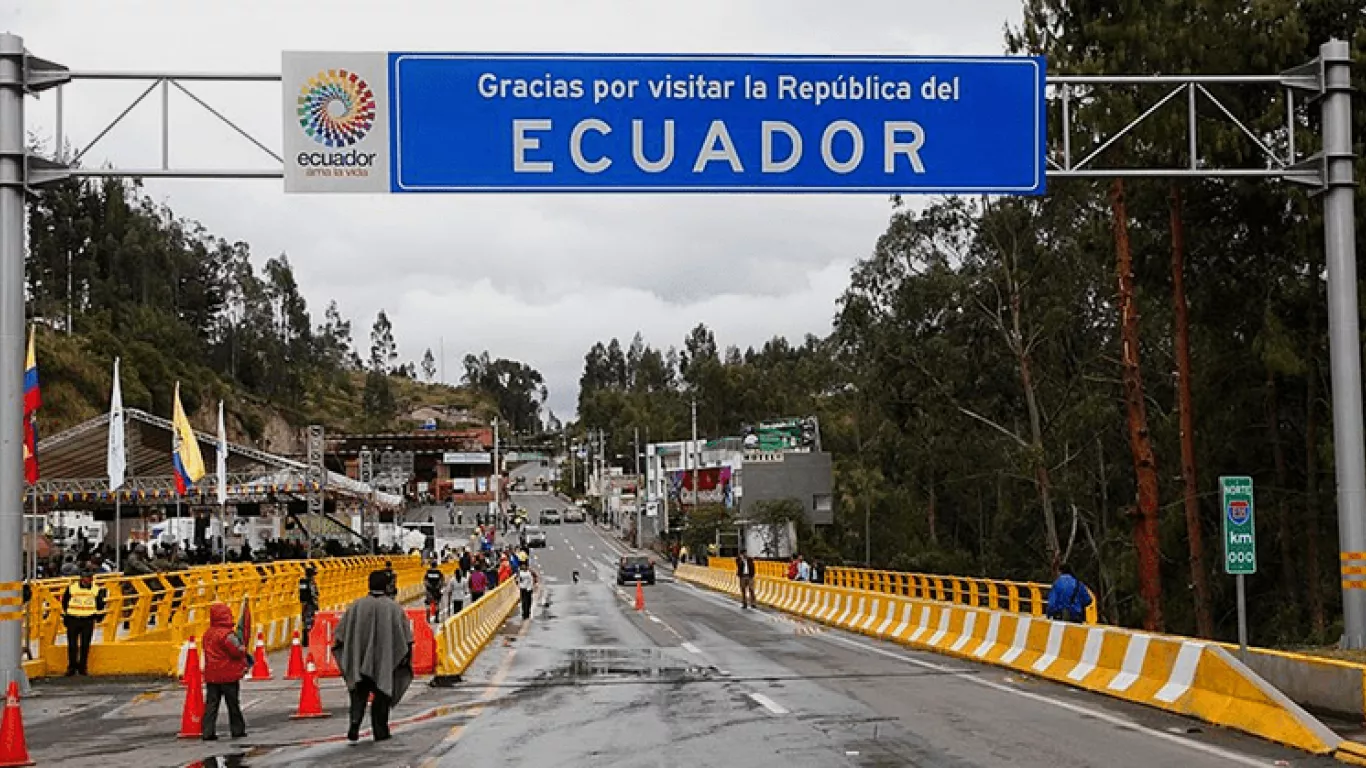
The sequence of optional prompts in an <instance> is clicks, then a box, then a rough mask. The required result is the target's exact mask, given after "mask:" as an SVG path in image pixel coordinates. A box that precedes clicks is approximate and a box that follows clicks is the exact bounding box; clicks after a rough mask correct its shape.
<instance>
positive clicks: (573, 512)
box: [564, 507, 585, 523]
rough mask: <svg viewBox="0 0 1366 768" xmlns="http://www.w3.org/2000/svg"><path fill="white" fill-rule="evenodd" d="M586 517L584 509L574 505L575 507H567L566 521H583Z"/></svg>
mask: <svg viewBox="0 0 1366 768" xmlns="http://www.w3.org/2000/svg"><path fill="white" fill-rule="evenodd" d="M584 517H585V515H584V514H583V510H582V509H579V508H578V507H574V508H573V509H566V510H565V512H564V521H565V522H566V523H582V522H583V521H584Z"/></svg>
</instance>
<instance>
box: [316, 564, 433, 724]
mask: <svg viewBox="0 0 1366 768" xmlns="http://www.w3.org/2000/svg"><path fill="white" fill-rule="evenodd" d="M369 586H370V593H369V594H368V595H366V596H365V597H362V598H361V599H359V600H357V601H356V602H354V603H352V604H351V606H350V607H349V608H347V609H346V613H344V614H342V618H341V622H340V623H339V624H338V625H337V638H336V641H335V642H334V643H333V645H332V650H333V652H334V654H335V656H336V659H337V666H338V667H340V668H341V673H342V677H343V678H344V679H345V680H346V689H347V691H348V692H349V693H350V694H351V712H350V715H351V722H350V727H349V728H348V729H347V731H346V739H347V741H353V742H354V741H358V740H359V739H360V725H361V723H362V722H363V721H364V720H365V708H366V704H367V703H368V702H369V701H370V697H371V696H372V695H373V696H374V703H373V704H372V705H371V707H370V728H371V730H372V731H373V733H374V738H375V741H386V740H388V739H389V738H391V734H390V732H389V711H390V710H391V709H392V708H393V707H394V706H396V705H398V703H399V702H400V701H402V699H403V695H404V694H405V693H407V691H408V686H409V685H411V684H412V682H413V631H412V627H411V626H410V625H409V624H408V616H407V614H405V613H404V612H403V608H402V607H401V606H400V605H399V604H398V603H397V602H395V601H394V600H393V599H392V598H391V597H389V577H388V576H387V575H386V574H385V573H384V572H383V571H375V572H374V573H371V574H370V584H369Z"/></svg>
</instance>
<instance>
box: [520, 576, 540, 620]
mask: <svg viewBox="0 0 1366 768" xmlns="http://www.w3.org/2000/svg"><path fill="white" fill-rule="evenodd" d="M517 589H518V590H520V591H521V593H522V621H526V620H527V619H529V618H531V596H532V594H533V593H535V591H536V574H535V573H532V571H531V569H530V568H523V569H522V570H520V571H518V572H517Z"/></svg>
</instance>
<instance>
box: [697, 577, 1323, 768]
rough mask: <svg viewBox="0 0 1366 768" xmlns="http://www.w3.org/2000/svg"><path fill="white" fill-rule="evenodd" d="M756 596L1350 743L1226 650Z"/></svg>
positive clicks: (876, 601) (1062, 676)
mask: <svg viewBox="0 0 1366 768" xmlns="http://www.w3.org/2000/svg"><path fill="white" fill-rule="evenodd" d="M676 574H677V576H678V578H680V579H682V580H684V581H689V582H694V583H697V584H701V585H703V586H707V587H710V588H712V589H717V590H720V591H723V592H727V593H731V594H737V593H738V579H737V578H736V576H735V572H734V570H733V567H732V568H731V569H724V570H723V569H717V568H701V567H698V566H691V565H681V566H679V568H678V569H677V571H676ZM755 594H756V597H758V599H759V602H760V603H762V604H764V605H768V606H771V607H774V608H777V609H779V610H783V611H787V612H791V613H795V614H798V615H801V616H805V617H807V618H810V619H812V620H815V621H819V622H822V623H825V624H830V625H832V626H835V627H839V628H842V629H846V630H849V631H852V632H858V633H861V634H865V635H869V636H871V637H878V638H885V639H889V640H892V641H894V642H898V643H901V644H903V645H907V646H910V647H913V648H921V649H925V650H930V651H934V652H937V653H943V654H948V655H951V656H958V657H962V658H965V659H972V660H976V661H981V662H986V663H990V664H995V665H998V666H1003V667H1008V668H1010V669H1014V670H1016V671H1019V672H1022V673H1025V674H1030V675H1036V676H1038V677H1043V678H1047V679H1050V680H1054V681H1057V682H1060V683H1063V684H1066V685H1073V686H1076V687H1079V688H1085V689H1087V690H1090V691H1094V692H1096V693H1101V694H1105V695H1107V696H1113V697H1115V698H1120V699H1125V700H1128V701H1132V702H1136V703H1139V704H1144V705H1147V706H1151V707H1156V708H1159V709H1164V710H1167V711H1169V712H1176V713H1179V714H1183V715H1189V716H1191V717H1196V718H1199V719H1201V720H1204V721H1206V722H1210V723H1214V724H1216V725H1221V726H1224V727H1228V728H1235V729H1237V730H1240V731H1244V732H1246V733H1250V734H1253V735H1256V736H1260V737H1262V738H1265V739H1269V740H1271V741H1275V742H1279V743H1281V744H1286V745H1289V746H1292V747H1297V748H1299V749H1303V750H1306V751H1309V752H1314V753H1317V754H1327V753H1330V752H1334V751H1336V750H1338V748H1339V746H1340V745H1341V744H1342V743H1343V740H1342V739H1341V738H1340V737H1339V736H1337V735H1336V734H1335V733H1333V732H1332V731H1331V730H1329V729H1328V728H1327V727H1326V726H1324V725H1323V724H1322V723H1321V722H1319V721H1318V720H1317V719H1316V718H1314V717H1313V716H1312V715H1310V714H1309V713H1307V712H1306V711H1305V710H1304V709H1302V708H1301V707H1300V706H1299V705H1298V704H1296V703H1294V702H1293V701H1291V700H1290V698H1289V697H1287V696H1286V695H1285V694H1283V693H1281V692H1280V691H1279V690H1277V689H1276V688H1275V687H1274V686H1272V685H1271V684H1269V683H1267V682H1266V681H1265V680H1264V679H1262V678H1261V677H1259V676H1258V675H1257V674H1256V673H1255V672H1253V671H1252V670H1251V669H1249V668H1248V667H1247V666H1245V665H1243V664H1242V662H1240V661H1239V660H1238V659H1236V658H1235V657H1234V656H1233V655H1232V654H1231V653H1230V652H1229V651H1228V650H1227V649H1226V648H1224V647H1222V646H1220V645H1219V644H1217V643H1207V642H1201V641H1197V640H1191V639H1188V638H1181V637H1172V636H1166V635H1155V634H1148V633H1144V632H1136V631H1132V630H1127V629H1122V628H1118V627H1101V626H1088V625H1085V624H1072V623H1067V622H1060V621H1051V620H1049V619H1045V618H1040V617H1037V616H1033V615H1028V614H1022V613H1015V612H1006V611H999V610H988V609H985V608H976V607H968V606H962V605H956V604H953V603H949V602H940V601H934V600H926V599H921V598H917V597H910V596H903V595H892V594H886V593H883V592H878V591H870V590H866V589H863V588H861V587H860V588H847V587H841V586H830V585H822V584H805V583H802V582H792V581H788V580H786V578H784V579H781V580H779V579H772V578H768V577H762V576H761V577H759V578H758V579H757V580H756V585H755Z"/></svg>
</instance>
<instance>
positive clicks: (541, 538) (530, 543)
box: [522, 525, 546, 548]
mask: <svg viewBox="0 0 1366 768" xmlns="http://www.w3.org/2000/svg"><path fill="white" fill-rule="evenodd" d="M522 536H524V537H526V545H527V547H528V548H530V547H544V546H545V543H546V542H545V531H543V530H541V529H540V528H539V527H537V526H534V525H528V526H527V527H525V528H523V529H522Z"/></svg>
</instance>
